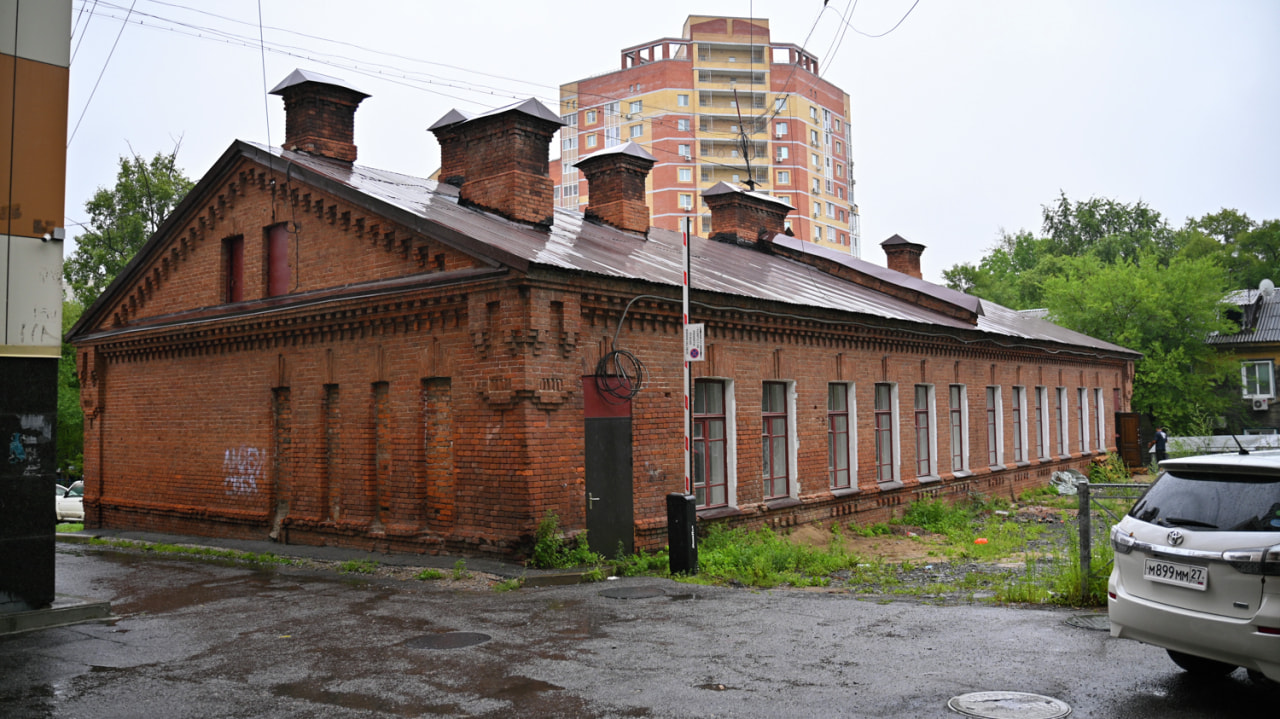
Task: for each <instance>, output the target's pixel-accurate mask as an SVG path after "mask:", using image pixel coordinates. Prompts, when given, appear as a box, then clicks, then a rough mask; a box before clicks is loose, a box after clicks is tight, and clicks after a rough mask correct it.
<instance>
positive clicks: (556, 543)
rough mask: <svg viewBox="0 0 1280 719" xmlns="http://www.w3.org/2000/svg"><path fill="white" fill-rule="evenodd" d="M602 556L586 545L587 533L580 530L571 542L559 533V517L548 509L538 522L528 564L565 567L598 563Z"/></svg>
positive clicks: (537, 566) (541, 566) (552, 567)
mask: <svg viewBox="0 0 1280 719" xmlns="http://www.w3.org/2000/svg"><path fill="white" fill-rule="evenodd" d="M603 561H604V557H602V556H600V555H599V554H597V553H595V552H593V551H591V549H590V548H589V547H587V535H586V533H585V532H581V533H579V534H578V536H577V537H575V538H574V539H573V541H572V542H570V541H566V540H565V538H564V537H563V536H561V534H560V518H559V517H558V516H556V513H555V512H552V511H548V512H547V513H546V514H545V515H543V517H542V521H541V522H539V523H538V531H537V534H536V535H535V536H534V543H533V556H532V557H530V559H529V566H532V567H536V568H538V569H565V568H568V567H580V566H583V565H587V564H600V563H601V562H603Z"/></svg>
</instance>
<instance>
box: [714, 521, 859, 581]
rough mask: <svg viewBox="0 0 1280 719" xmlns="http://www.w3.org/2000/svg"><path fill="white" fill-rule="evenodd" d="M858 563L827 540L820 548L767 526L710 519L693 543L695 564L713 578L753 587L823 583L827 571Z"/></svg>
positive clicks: (835, 543)
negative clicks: (715, 522) (744, 526)
mask: <svg viewBox="0 0 1280 719" xmlns="http://www.w3.org/2000/svg"><path fill="white" fill-rule="evenodd" d="M862 563H864V562H863V560H862V558H861V557H859V556H857V555H856V554H852V553H849V552H846V551H844V549H843V547H842V545H840V544H839V543H838V542H836V541H834V537H833V541H832V543H831V545H830V546H829V547H827V548H826V549H825V550H823V549H815V548H812V547H806V546H803V545H798V544H795V543H793V542H791V541H789V540H788V539H786V538H785V537H780V536H778V535H777V534H775V533H774V532H773V531H772V530H770V529H768V528H764V529H760V530H756V531H753V532H748V531H745V530H742V529H725V528H724V527H722V526H721V525H713V526H712V527H711V528H710V530H709V531H708V532H707V535H706V537H705V538H703V539H702V542H701V545H700V546H699V548H698V569H699V572H700V574H701V575H703V576H705V577H707V578H709V579H712V580H714V581H720V582H727V583H740V584H745V585H748V586H753V587H765V588H767V587H776V586H778V585H780V584H789V585H791V586H794V587H814V586H827V585H828V584H830V583H831V577H830V575H831V574H834V573H835V572H838V571H841V570H848V569H853V568H855V567H857V566H858V565H859V564H862Z"/></svg>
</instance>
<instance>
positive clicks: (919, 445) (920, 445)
mask: <svg viewBox="0 0 1280 719" xmlns="http://www.w3.org/2000/svg"><path fill="white" fill-rule="evenodd" d="M915 425H916V476H917V477H927V476H929V475H930V474H933V456H932V453H931V452H930V446H929V445H930V444H931V441H930V440H931V439H932V436H931V435H930V432H932V431H933V430H932V427H930V426H929V387H928V386H927V385H922V384H918V385H916V401H915Z"/></svg>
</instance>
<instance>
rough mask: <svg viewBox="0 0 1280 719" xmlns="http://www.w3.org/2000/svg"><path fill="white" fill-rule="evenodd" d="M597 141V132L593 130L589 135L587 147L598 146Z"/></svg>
mask: <svg viewBox="0 0 1280 719" xmlns="http://www.w3.org/2000/svg"><path fill="white" fill-rule="evenodd" d="M596 142H597V140H596V134H595V133H594V132H593V133H591V134H590V135H587V147H588V148H591V147H595V146H596Z"/></svg>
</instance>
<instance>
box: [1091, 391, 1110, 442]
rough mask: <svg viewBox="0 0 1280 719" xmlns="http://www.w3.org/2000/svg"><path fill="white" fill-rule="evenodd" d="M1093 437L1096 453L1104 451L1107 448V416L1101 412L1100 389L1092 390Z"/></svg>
mask: <svg viewBox="0 0 1280 719" xmlns="http://www.w3.org/2000/svg"><path fill="white" fill-rule="evenodd" d="M1093 423H1094V427H1093V436H1094V439H1095V440H1096V441H1095V442H1094V444H1095V445H1096V446H1097V448H1098V451H1099V452H1102V451H1105V450H1106V448H1107V441H1106V436H1107V414H1106V412H1104V411H1103V405H1102V388H1101V387H1094V388H1093Z"/></svg>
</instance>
